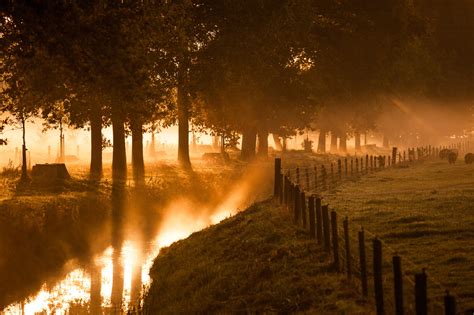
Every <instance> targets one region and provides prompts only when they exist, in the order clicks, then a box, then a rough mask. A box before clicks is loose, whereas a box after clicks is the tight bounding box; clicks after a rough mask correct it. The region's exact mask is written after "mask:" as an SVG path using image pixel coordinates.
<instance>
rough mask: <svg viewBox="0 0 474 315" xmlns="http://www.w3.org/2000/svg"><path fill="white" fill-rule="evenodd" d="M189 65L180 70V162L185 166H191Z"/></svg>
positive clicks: (181, 67) (180, 66)
mask: <svg viewBox="0 0 474 315" xmlns="http://www.w3.org/2000/svg"><path fill="white" fill-rule="evenodd" d="M186 73H187V66H186V65H185V64H184V63H181V64H180V65H179V70H178V162H179V163H180V165H181V166H182V167H183V168H186V169H188V168H191V159H190V158H189V96H188V90H187V78H186V77H187V74H186Z"/></svg>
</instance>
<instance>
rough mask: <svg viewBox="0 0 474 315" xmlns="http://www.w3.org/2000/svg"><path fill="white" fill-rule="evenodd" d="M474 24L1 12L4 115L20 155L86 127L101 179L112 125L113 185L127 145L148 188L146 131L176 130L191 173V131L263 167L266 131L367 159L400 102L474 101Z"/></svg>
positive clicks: (258, 8)
mask: <svg viewBox="0 0 474 315" xmlns="http://www.w3.org/2000/svg"><path fill="white" fill-rule="evenodd" d="M473 12H474V10H472V8H471V7H470V3H469V1H468V0H458V1H450V0H440V1H436V2H432V1H427V0H383V1H373V0H360V1H352V0H342V1H341V0H322V1H312V0H281V1H274V0H219V1H216V0H175V1H169V0H155V1H152V0H148V1H147V0H145V1H131V0H122V1H118V0H99V1H97V0H84V1H68V0H55V1H53V0H51V1H48V0H46V1H39V0H29V1H26V0H23V1H21V0H18V1H13V0H10V1H4V2H3V4H2V7H1V20H0V40H1V42H0V45H1V49H0V51H1V55H0V58H1V59H0V67H1V85H0V88H1V90H2V93H1V111H2V112H3V113H8V117H9V120H8V123H15V124H19V125H20V126H21V127H22V128H23V135H24V137H23V140H24V143H23V155H24V154H25V151H26V140H25V138H26V136H25V130H24V129H25V122H26V121H27V120H28V119H30V118H31V117H41V118H44V119H45V122H46V124H47V126H48V127H51V128H62V126H63V124H67V125H69V126H70V127H74V128H84V127H87V128H89V130H90V134H91V163H90V173H91V176H92V177H93V178H100V176H101V174H102V147H103V144H104V141H103V137H102V129H103V128H104V127H106V126H109V125H111V126H112V129H113V141H112V142H113V163H112V169H113V176H114V178H118V179H121V178H122V179H123V178H125V177H126V173H127V172H126V154H125V147H126V145H125V138H126V135H127V134H129V133H131V136H132V165H133V175H134V178H135V179H140V178H143V175H144V162H143V133H144V132H147V131H152V132H154V131H156V130H158V129H159V128H160V127H163V126H164V127H166V126H169V125H172V124H175V123H177V124H178V126H179V141H178V160H179V162H180V164H181V165H182V166H183V167H185V168H190V167H191V162H190V158H189V132H190V124H191V125H192V126H193V129H195V130H208V131H210V132H211V133H212V134H213V135H215V136H219V137H221V139H222V150H225V147H226V145H228V146H231V145H235V140H236V138H237V135H242V140H241V141H242V143H241V158H242V159H243V160H251V159H253V158H254V156H255V155H256V154H258V155H261V156H266V155H267V153H268V141H267V139H268V135H269V134H270V133H271V134H273V137H274V139H275V143H276V145H277V147H278V148H284V147H285V139H286V138H288V137H290V136H292V135H294V134H295V133H296V132H298V131H302V130H319V131H320V139H319V143H318V151H320V152H324V151H325V148H326V144H325V139H326V137H325V135H326V134H328V133H329V132H330V133H331V146H334V145H335V143H336V142H337V141H338V139H339V147H340V149H341V150H343V151H344V150H345V148H346V141H347V139H348V138H349V137H352V136H355V139H356V140H355V144H356V149H359V148H360V135H361V133H364V132H366V131H368V130H373V129H374V128H376V122H377V117H378V116H379V115H380V113H381V112H383V111H384V110H386V105H387V104H388V103H390V102H391V100H392V99H394V98H398V97H401V96H407V95H408V96H424V97H438V98H442V97H446V98H448V97H449V98H458V99H462V98H469V97H471V96H472V95H471V93H472V91H473V90H474V89H473V86H472V82H473V80H472V78H473V74H474V73H473V70H474V63H473V62H472V61H471V58H472V56H474V40H473V38H472V37H473V36H474V16H473V15H474V13H473ZM257 138H258V141H257ZM1 143H2V144H3V141H2V142H1ZM257 143H258V148H257ZM25 172H26V168H25Z"/></svg>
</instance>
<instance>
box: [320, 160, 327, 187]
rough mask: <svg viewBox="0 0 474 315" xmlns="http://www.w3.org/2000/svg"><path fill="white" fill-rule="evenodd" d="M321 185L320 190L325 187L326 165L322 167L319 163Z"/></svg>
mask: <svg viewBox="0 0 474 315" xmlns="http://www.w3.org/2000/svg"><path fill="white" fill-rule="evenodd" d="M321 186H322V190H326V189H327V173H326V167H324V165H321Z"/></svg>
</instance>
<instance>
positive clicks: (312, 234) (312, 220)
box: [308, 195, 316, 239]
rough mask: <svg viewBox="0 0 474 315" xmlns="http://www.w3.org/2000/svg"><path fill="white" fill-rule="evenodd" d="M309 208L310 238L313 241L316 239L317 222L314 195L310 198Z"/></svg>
mask: <svg viewBox="0 0 474 315" xmlns="http://www.w3.org/2000/svg"><path fill="white" fill-rule="evenodd" d="M308 206H309V237H310V238H311V239H315V238H316V222H315V215H314V214H315V213H314V195H311V196H309V198H308Z"/></svg>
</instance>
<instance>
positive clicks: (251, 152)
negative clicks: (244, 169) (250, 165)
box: [240, 127, 257, 161]
mask: <svg viewBox="0 0 474 315" xmlns="http://www.w3.org/2000/svg"><path fill="white" fill-rule="evenodd" d="M256 142H257V132H256V131H255V128H253V127H252V128H246V129H244V132H243V133H242V152H241V155H240V158H241V159H242V160H244V161H250V160H252V159H253V158H254V157H255V145H256Z"/></svg>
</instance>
